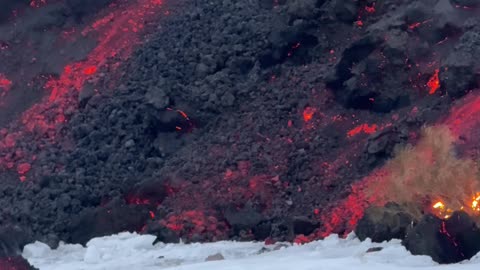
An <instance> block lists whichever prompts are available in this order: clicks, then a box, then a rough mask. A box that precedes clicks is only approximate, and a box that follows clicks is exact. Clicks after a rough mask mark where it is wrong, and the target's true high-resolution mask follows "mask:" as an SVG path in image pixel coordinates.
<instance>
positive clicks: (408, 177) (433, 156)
mask: <svg viewBox="0 0 480 270" xmlns="http://www.w3.org/2000/svg"><path fill="white" fill-rule="evenodd" d="M454 142H455V139H454V137H453V135H452V133H451V132H450V130H449V129H448V128H447V127H446V126H435V127H427V128H424V129H423V130H422V137H421V139H420V140H419V142H418V144H417V145H415V146H410V145H409V146H407V147H405V148H404V149H401V150H399V151H398V152H397V154H396V156H395V158H393V159H392V160H390V161H389V162H388V164H387V165H386V171H388V172H389V173H388V174H387V175H386V176H383V177H382V178H383V179H377V181H378V183H379V185H370V186H369V188H368V190H367V196H368V197H370V198H374V201H383V202H388V201H393V202H397V203H400V204H403V205H406V206H409V209H411V211H412V214H414V215H418V214H420V212H421V211H420V210H422V208H423V210H427V211H431V212H434V213H435V208H434V207H433V206H434V205H436V203H438V202H441V203H442V204H443V205H445V207H446V208H449V209H452V210H460V209H463V210H465V211H467V212H469V213H473V212H476V210H475V209H472V202H473V200H475V198H476V197H477V192H478V191H480V177H479V167H478V165H477V163H476V162H475V161H473V160H471V159H465V158H460V157H458V156H457V155H456V153H455V149H454ZM412 205H414V206H412ZM477 213H478V212H477Z"/></svg>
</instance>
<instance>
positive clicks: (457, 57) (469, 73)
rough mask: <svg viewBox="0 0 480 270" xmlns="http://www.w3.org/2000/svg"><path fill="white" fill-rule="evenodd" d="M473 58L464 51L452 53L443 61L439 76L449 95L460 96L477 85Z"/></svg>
mask: <svg viewBox="0 0 480 270" xmlns="http://www.w3.org/2000/svg"><path fill="white" fill-rule="evenodd" d="M477 77H478V75H477V74H476V72H475V59H474V57H473V55H472V54H470V53H465V52H455V53H452V54H451V55H450V56H449V57H448V58H447V59H446V61H445V63H444V67H443V68H442V70H441V72H440V75H439V78H440V84H441V87H442V88H443V89H445V90H446V92H447V93H448V95H449V96H451V97H453V98H460V97H462V96H464V95H465V94H467V93H468V91H469V90H472V89H474V88H476V87H477V86H478V84H477Z"/></svg>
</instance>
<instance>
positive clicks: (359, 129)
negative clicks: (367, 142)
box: [347, 124, 378, 137]
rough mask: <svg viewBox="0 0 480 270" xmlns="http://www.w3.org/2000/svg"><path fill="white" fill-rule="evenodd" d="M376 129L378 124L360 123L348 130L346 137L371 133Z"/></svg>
mask: <svg viewBox="0 0 480 270" xmlns="http://www.w3.org/2000/svg"><path fill="white" fill-rule="evenodd" d="M377 130H378V126H377V125H376V124H372V125H369V124H362V125H359V126H356V127H354V128H353V129H351V130H350V131H348V133H347V136H348V137H353V136H356V135H358V134H360V133H365V134H373V133H375V132H377Z"/></svg>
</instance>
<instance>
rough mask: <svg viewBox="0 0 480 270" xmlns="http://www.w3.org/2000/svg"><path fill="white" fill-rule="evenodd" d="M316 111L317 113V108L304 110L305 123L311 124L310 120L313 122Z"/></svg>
mask: <svg viewBox="0 0 480 270" xmlns="http://www.w3.org/2000/svg"><path fill="white" fill-rule="evenodd" d="M315 111H316V109H315V108H312V107H306V108H305V109H304V110H303V120H304V121H305V122H309V121H310V120H312V118H313V115H314V114H315Z"/></svg>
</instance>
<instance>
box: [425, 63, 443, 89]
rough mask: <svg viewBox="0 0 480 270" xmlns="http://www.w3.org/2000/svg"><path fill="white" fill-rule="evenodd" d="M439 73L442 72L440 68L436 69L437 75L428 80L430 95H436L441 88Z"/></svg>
mask: <svg viewBox="0 0 480 270" xmlns="http://www.w3.org/2000/svg"><path fill="white" fill-rule="evenodd" d="M439 72H440V70H439V69H438V68H437V69H435V73H434V74H433V75H432V77H431V78H430V80H428V82H427V86H428V88H429V89H430V91H429V92H428V93H429V94H430V95H433V94H435V92H436V91H437V90H438V88H440V79H439V78H438V73H439Z"/></svg>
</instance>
